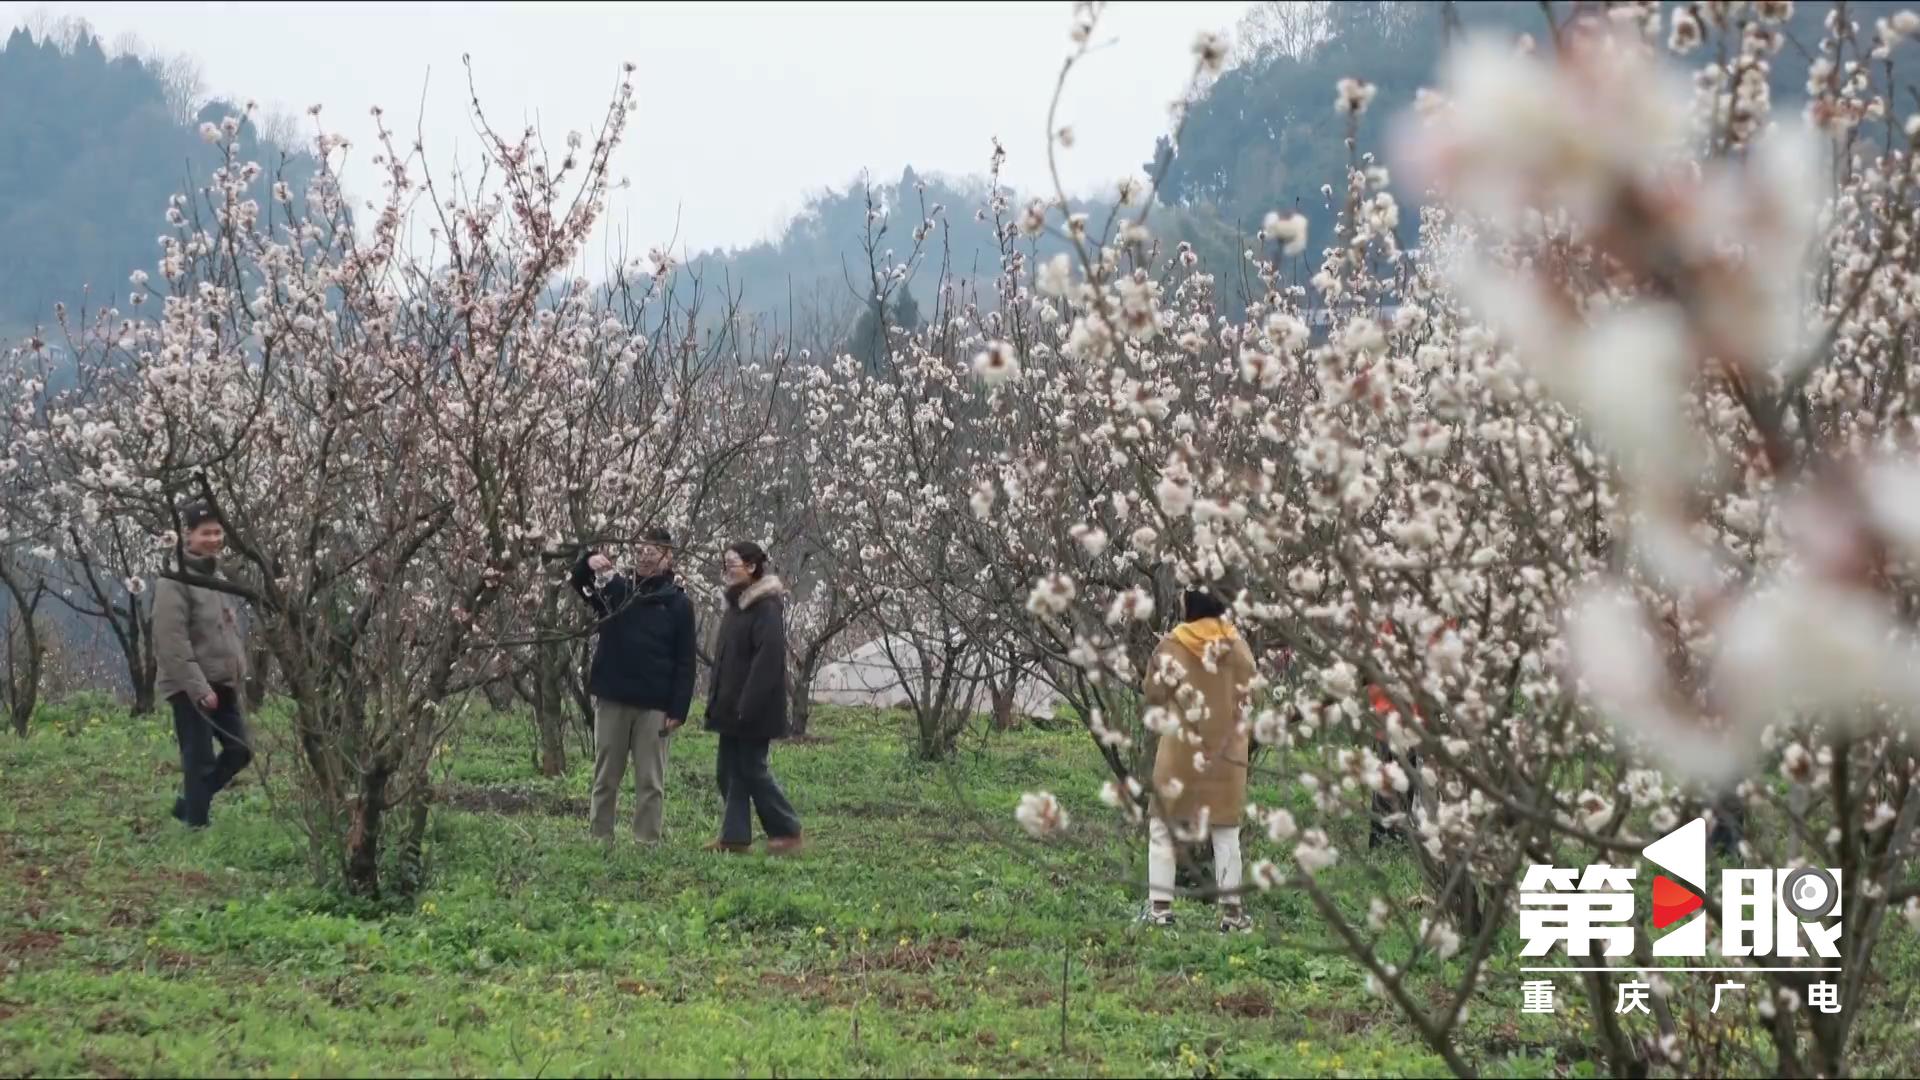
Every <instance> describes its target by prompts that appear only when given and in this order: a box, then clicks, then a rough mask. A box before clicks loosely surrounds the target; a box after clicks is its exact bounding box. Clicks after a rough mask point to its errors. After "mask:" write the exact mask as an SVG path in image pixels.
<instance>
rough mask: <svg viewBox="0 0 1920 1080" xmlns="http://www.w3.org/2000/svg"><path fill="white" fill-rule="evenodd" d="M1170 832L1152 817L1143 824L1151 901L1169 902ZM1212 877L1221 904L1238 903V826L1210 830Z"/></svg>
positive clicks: (1172, 870) (1172, 861) (1170, 899)
mask: <svg viewBox="0 0 1920 1080" xmlns="http://www.w3.org/2000/svg"><path fill="white" fill-rule="evenodd" d="M1174 869H1175V867H1174V854H1173V830H1171V829H1169V828H1167V823H1166V822H1164V821H1161V820H1160V819H1159V818H1154V819H1152V820H1151V821H1149V822H1148V823H1147V896H1148V898H1149V899H1152V900H1160V901H1169V902H1170V901H1172V900H1173V875H1174ZM1213 876H1214V884H1215V885H1217V886H1219V889H1220V891H1221V892H1222V893H1223V894H1231V895H1223V896H1222V897H1221V898H1220V902H1221V903H1223V904H1238V903H1239V902H1240V897H1239V895H1238V894H1237V892H1236V890H1238V889H1239V888H1240V826H1238V825H1216V826H1214V827H1213Z"/></svg>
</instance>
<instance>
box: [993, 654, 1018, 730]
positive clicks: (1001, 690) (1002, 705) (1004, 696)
mask: <svg viewBox="0 0 1920 1080" xmlns="http://www.w3.org/2000/svg"><path fill="white" fill-rule="evenodd" d="M1019 686H1020V683H1019V675H1018V673H1017V672H1015V671H1014V670H1013V669H1012V668H1008V669H1007V671H1006V673H1005V674H1004V675H1003V676H1002V679H1001V681H999V682H996V683H994V684H993V685H992V686H991V687H990V691H991V693H992V694H993V730H995V731H1012V730H1013V729H1014V728H1017V727H1019V726H1020V719H1021V718H1020V714H1018V713H1016V712H1014V711H1013V706H1014V698H1015V692H1016V691H1017V690H1018V689H1019Z"/></svg>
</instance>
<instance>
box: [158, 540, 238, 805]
mask: <svg viewBox="0 0 1920 1080" xmlns="http://www.w3.org/2000/svg"><path fill="white" fill-rule="evenodd" d="M180 517H181V524H182V525H184V526H185V528H184V531H183V535H182V536H181V542H182V544H183V546H184V548H185V551H184V553H183V554H182V556H181V560H180V562H181V570H182V571H184V572H185V573H187V574H189V575H192V576H194V577H198V578H207V579H218V578H219V577H220V571H219V567H218V558H219V555H220V551H221V549H222V548H224V547H225V546H226V543H227V536H226V529H225V528H224V527H222V525H221V523H220V519H219V518H218V517H216V516H215V515H214V513H213V510H212V509H211V508H210V507H208V506H206V505H205V504H203V503H195V504H193V505H190V506H187V507H185V508H183V509H182V510H181V512H180ZM236 605H237V602H236V601H235V599H234V597H233V595H232V594H230V593H224V592H221V591H219V590H218V589H209V588H206V587H205V586H201V585H188V584H186V583H184V582H180V581H176V580H174V579H173V578H167V577H163V578H161V579H159V581H157V582H155V583H154V586H153V653H154V660H155V661H156V663H157V666H158V668H159V670H158V672H157V674H158V679H157V680H156V683H157V689H158V690H159V693H160V697H161V698H163V699H164V700H165V701H166V702H167V704H168V705H170V706H172V707H173V732H174V736H175V737H176V738H177V739H178V740H179V742H180V774H181V780H182V784H181V786H182V788H183V789H184V790H183V793H182V794H181V796H180V797H179V798H177V799H175V800H174V803H173V816H174V817H175V818H177V819H179V820H180V821H181V822H182V823H184V824H186V825H188V826H190V827H192V828H196V829H204V828H206V827H207V812H208V808H209V807H210V806H211V805H212V803H213V797H214V796H215V795H216V794H218V793H219V792H220V790H221V789H222V788H225V787H226V786H227V784H229V783H230V782H232V780H233V778H234V777H235V776H237V775H238V774H239V772H240V770H241V769H244V768H246V767H247V763H248V762H251V761H252V760H253V749H252V747H251V746H250V745H248V744H249V739H248V737H247V724H246V721H245V719H244V718H242V716H241V714H240V688H241V686H242V685H243V684H245V682H246V678H247V648H246V642H245V640H244V639H243V637H242V635H241V632H240V617H239V612H238V608H237V606H236ZM216 740H217V741H218V742H219V744H220V756H219V757H215V756H214V753H213V744H214V742H215V741H216Z"/></svg>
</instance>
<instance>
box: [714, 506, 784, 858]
mask: <svg viewBox="0 0 1920 1080" xmlns="http://www.w3.org/2000/svg"><path fill="white" fill-rule="evenodd" d="M721 570H722V576H723V578H724V580H725V581H726V586H727V592H726V596H727V611H726V615H725V616H723V617H722V618H721V620H720V640H719V644H718V645H717V647H716V649H715V652H714V658H713V683H712V686H711V688H710V689H709V690H708V692H707V719H706V727H707V730H708V731H711V732H714V733H716V734H718V735H719V736H720V754H719V762H718V766H717V769H716V773H717V777H718V779H719V782H720V796H721V798H723V799H725V800H726V811H725V814H724V816H723V817H722V818H721V822H720V838H719V839H718V840H715V841H714V842H713V843H711V844H708V845H707V848H708V850H710V851H732V852H741V851H746V850H748V849H749V848H751V847H752V846H753V815H754V812H755V811H758V812H759V815H760V827H761V828H762V829H764V830H766V834H767V851H768V852H769V853H770V854H774V855H787V854H791V853H793V852H795V851H798V850H799V849H800V844H801V839H800V816H799V815H798V814H796V813H795V812H794V809H793V804H792V803H790V802H788V801H787V796H786V794H785V793H784V792H782V791H781V790H780V784H779V781H777V780H775V779H774V778H773V772H772V771H771V770H770V769H769V768H768V767H767V752H768V750H769V749H770V748H771V745H772V742H773V740H775V739H784V738H786V736H787V734H788V728H787V624H786V587H785V586H784V585H782V584H781V582H780V579H779V578H777V577H774V576H773V575H771V574H768V573H767V553H766V552H765V551H763V550H761V548H760V545H758V544H755V543H752V542H750V541H741V542H739V543H736V544H733V545H731V546H729V547H728V548H727V550H726V554H725V559H724V562H723V563H722V566H721Z"/></svg>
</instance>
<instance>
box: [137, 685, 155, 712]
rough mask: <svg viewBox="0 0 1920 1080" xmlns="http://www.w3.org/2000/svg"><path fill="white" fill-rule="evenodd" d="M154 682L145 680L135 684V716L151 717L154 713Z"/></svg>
mask: <svg viewBox="0 0 1920 1080" xmlns="http://www.w3.org/2000/svg"><path fill="white" fill-rule="evenodd" d="M153 707H154V699H153V680H152V679H144V680H139V681H136V682H135V683H134V684H133V715H135V716H150V715H152V713H153Z"/></svg>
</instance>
